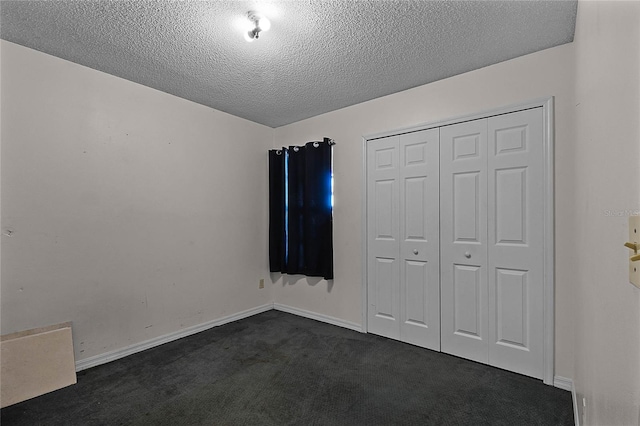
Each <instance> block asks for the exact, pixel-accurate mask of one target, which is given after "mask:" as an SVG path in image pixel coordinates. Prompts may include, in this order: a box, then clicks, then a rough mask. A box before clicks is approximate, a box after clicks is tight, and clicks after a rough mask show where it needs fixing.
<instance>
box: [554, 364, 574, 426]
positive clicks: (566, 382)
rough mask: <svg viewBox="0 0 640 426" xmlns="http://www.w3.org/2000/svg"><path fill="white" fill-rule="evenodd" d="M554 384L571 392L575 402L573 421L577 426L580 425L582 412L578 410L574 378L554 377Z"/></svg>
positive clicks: (572, 399)
mask: <svg viewBox="0 0 640 426" xmlns="http://www.w3.org/2000/svg"><path fill="white" fill-rule="evenodd" d="M553 386H554V387H556V388H560V389H564V390H568V391H569V392H571V401H572V402H573V421H574V423H575V425H576V426H580V412H579V411H578V398H577V397H576V386H575V384H574V383H573V380H571V379H567V378H566V377H562V376H555V377H554V378H553Z"/></svg>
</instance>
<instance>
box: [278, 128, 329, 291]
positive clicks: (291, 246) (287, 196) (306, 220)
mask: <svg viewBox="0 0 640 426" xmlns="http://www.w3.org/2000/svg"><path fill="white" fill-rule="evenodd" d="M331 204H332V203H331V145H330V143H329V139H328V138H325V139H324V141H323V142H309V143H307V144H306V145H304V146H299V147H296V146H290V147H289V148H288V149H286V148H283V149H281V150H272V151H269V264H270V269H271V272H282V273H286V274H301V275H307V276H313V277H323V278H324V279H327V280H329V279H333V211H332V210H333V208H332V205H331Z"/></svg>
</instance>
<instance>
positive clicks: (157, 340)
mask: <svg viewBox="0 0 640 426" xmlns="http://www.w3.org/2000/svg"><path fill="white" fill-rule="evenodd" d="M271 309H273V303H267V304H264V305H261V306H257V307H255V308H251V309H247V310H245V311H242V312H237V313H235V314H233V315H227V316H226V317H222V318H218V319H215V320H213V321H208V322H205V323H202V324H198V325H194V326H191V327H188V328H185V329H182V330H178V331H175V332H173V333H169V334H165V335H163V336H158V337H154V338H153V339H149V340H145V341H144V342H140V343H135V344H133V345H130V346H126V347H124V348H120V349H116V350H114V351H110V352H105V353H103V354H100V355H95V356H92V357H89V358H85V359H81V360H79V361H76V371H82V370H86V369H87V368H91V367H96V366H98V365H101V364H106V363H108V362H111V361H115V360H117V359H120V358H124V357H126V356H129V355H133V354H135V353H138V352H142V351H144V350H147V349H151V348H154V347H156V346H160V345H162V344H165V343H169V342H173V341H174V340H178V339H181V338H183V337H187V336H191V335H192V334H196V333H199V332H201V331H205V330H208V329H210V328H213V327H217V326H220V325H224V324H228V323H230V322H233V321H238V320H241V319H243V318H247V317H250V316H253V315H256V314H259V313H262V312H266V311H270V310H271Z"/></svg>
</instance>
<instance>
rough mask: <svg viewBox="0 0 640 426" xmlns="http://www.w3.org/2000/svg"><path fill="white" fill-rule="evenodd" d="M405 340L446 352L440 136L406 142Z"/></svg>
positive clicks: (433, 133) (418, 135) (424, 134)
mask: <svg viewBox="0 0 640 426" xmlns="http://www.w3.org/2000/svg"><path fill="white" fill-rule="evenodd" d="M400 164H401V167H400V228H401V231H400V233H401V241H400V256H401V262H402V267H401V269H400V297H401V304H400V312H401V319H402V324H401V328H400V330H401V331H400V332H401V340H402V341H404V342H408V343H412V344H415V345H419V346H422V347H426V348H429V349H434V350H439V349H440V283H439V267H440V265H439V250H440V244H439V232H438V222H439V131H438V129H431V130H424V131H420V132H414V133H408V134H404V135H401V136H400Z"/></svg>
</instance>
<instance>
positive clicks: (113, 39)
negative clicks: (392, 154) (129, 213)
mask: <svg viewBox="0 0 640 426" xmlns="http://www.w3.org/2000/svg"><path fill="white" fill-rule="evenodd" d="M576 9H577V2H576V1H506V2H499V1H442V2H437V1H415V0H413V1H410V0H401V1H383V0H378V1H364V0H362V1H355V0H300V1H293V0H288V1H282V0H274V1H240V0H238V1H233V0H219V1H184V2H170V1H151V2H149V1H105V0H103V1H2V2H1V3H0V16H1V20H0V36H1V37H2V38H3V39H5V40H8V41H11V42H13V43H17V44H20V45H23V46H27V47H30V48H33V49H36V50H40V51H42V52H45V53H48V54H51V55H55V56H58V57H60V58H64V59H67V60H70V61H73V62H76V63H79V64H82V65H85V66H88V67H90V68H94V69H97V70H100V71H104V72H107V73H109V74H113V75H116V76H119V77H122V78H125V79H128V80H131V81H135V82H137V83H141V84H143V85H146V86H149V87H153V88H155V89H159V90H162V91H164V92H168V93H171V94H173V95H176V96H180V97H182V98H186V99H190V100H192V101H195V102H198V103H201V104H204V105H208V106H210V107H212V108H215V109H218V110H221V111H225V112H228V113H230V114H233V115H236V116H239V117H243V118H246V119H249V120H252V121H255V122H258V123H262V124H265V125H267V126H271V127H278V126H282V125H285V124H289V123H292V122H295V121H298V120H302V119H304V118H308V117H312V116H314V115H318V114H322V113H324V112H327V111H332V110H335V109H339V108H342V107H345V106H349V105H353V104H356V103H359V102H363V101H366V100H369V99H373V98H377V97H380V96H384V95H388V94H391V93H395V92H398V91H401V90H405V89H409V88H411V87H415V86H419V85H422V84H426V83H430V82H432V81H436V80H440V79H443V78H446V77H450V76H453V75H456V74H460V73H464V72H467V71H470V70H474V69H477V68H481V67H484V66H487V65H491V64H495V63H497V62H501V61H505V60H508V59H511V58H514V57H517V56H521V55H526V54H528V53H532V52H535V51H538V50H542V49H546V48H549V47H553V46H557V45H560V44H563V43H568V42H571V41H573V34H574V27H575V19H576ZM249 10H257V11H260V12H262V13H264V14H265V15H266V16H267V17H268V18H269V19H270V20H271V23H272V27H271V30H270V31H269V32H266V33H263V34H262V35H261V37H260V39H259V40H257V41H254V42H252V43H247V42H246V41H245V40H244V38H243V36H242V33H241V31H240V29H239V26H240V24H239V22H240V21H241V20H242V19H243V17H244V15H245V14H246V12H247V11H249Z"/></svg>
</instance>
